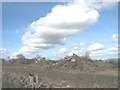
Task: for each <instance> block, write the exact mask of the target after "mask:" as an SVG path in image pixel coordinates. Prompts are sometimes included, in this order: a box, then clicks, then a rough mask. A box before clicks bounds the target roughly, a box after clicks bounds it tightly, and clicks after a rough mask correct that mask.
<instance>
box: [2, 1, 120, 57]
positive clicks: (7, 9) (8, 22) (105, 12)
mask: <svg viewBox="0 0 120 90" xmlns="http://www.w3.org/2000/svg"><path fill="white" fill-rule="evenodd" d="M58 4H61V5H64V3H57V2H46V3H45V2H39V3H38V2H37V3H30V2H27V3H25V2H23V3H20V2H19V3H12V2H11V3H8V2H7V3H5V2H4V3H2V40H3V42H2V47H1V48H3V49H6V50H5V53H4V55H3V56H4V57H7V56H11V54H13V53H15V52H19V50H20V48H21V47H23V46H24V45H23V41H22V37H23V36H26V34H25V33H26V32H27V31H28V29H27V27H29V25H30V24H31V23H32V22H33V21H37V20H39V19H40V18H42V17H47V16H46V15H47V14H48V13H50V12H51V11H52V8H53V7H54V6H56V5H58ZM40 25H41V24H40ZM117 33H118V7H117V5H115V6H111V7H109V8H103V9H101V10H100V11H99V18H98V19H97V22H95V23H93V24H92V25H89V27H88V28H87V29H85V31H84V32H82V33H78V34H73V35H71V36H69V37H67V36H66V37H67V39H66V40H65V42H64V44H63V45H61V44H53V47H50V48H48V49H45V50H44V49H42V50H41V48H39V49H40V50H37V51H36V52H34V53H31V54H30V55H26V56H27V57H34V56H35V55H41V56H45V57H47V58H51V59H58V58H61V57H63V56H65V55H69V54H70V53H72V52H76V51H73V48H74V47H77V48H78V49H79V50H80V49H81V48H83V49H84V50H85V49H87V50H89V48H90V45H91V46H92V45H95V46H96V47H97V48H98V49H99V48H100V49H102V50H104V51H101V52H104V53H105V54H104V55H98V54H97V55H93V56H92V55H91V58H97V59H99V58H101V59H107V58H114V57H117V55H116V52H115V53H114V52H112V49H111V48H114V49H115V48H116V47H117V42H115V41H114V38H112V35H113V34H117ZM66 37H65V38H66ZM28 40H29V39H28ZM82 42H83V43H84V45H81V46H80V43H82ZM39 43H41V42H39ZM101 44H102V45H101ZM103 47H104V48H103ZM38 51H39V52H38ZM108 51H111V52H112V54H108V55H107V52H108ZM83 52H84V51H83ZM91 52H92V51H91ZM95 53H96V52H95ZM76 54H78V55H82V54H81V52H80V51H78V52H77V53H76Z"/></svg>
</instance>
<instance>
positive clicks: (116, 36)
mask: <svg viewBox="0 0 120 90" xmlns="http://www.w3.org/2000/svg"><path fill="white" fill-rule="evenodd" d="M119 39H120V35H119V34H113V35H112V40H113V41H115V42H118V40H119Z"/></svg>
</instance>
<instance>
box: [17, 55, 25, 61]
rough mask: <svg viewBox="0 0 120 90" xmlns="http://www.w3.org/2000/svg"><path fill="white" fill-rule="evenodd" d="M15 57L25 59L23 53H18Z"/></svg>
mask: <svg viewBox="0 0 120 90" xmlns="http://www.w3.org/2000/svg"><path fill="white" fill-rule="evenodd" d="M17 58H18V59H21V60H23V59H25V56H24V55H23V54H18V55H17Z"/></svg>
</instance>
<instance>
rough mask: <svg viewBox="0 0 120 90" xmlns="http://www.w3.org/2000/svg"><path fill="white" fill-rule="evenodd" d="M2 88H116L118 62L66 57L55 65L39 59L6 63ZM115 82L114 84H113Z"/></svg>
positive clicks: (83, 57)
mask: <svg viewBox="0 0 120 90" xmlns="http://www.w3.org/2000/svg"><path fill="white" fill-rule="evenodd" d="M2 64H3V73H2V76H3V77H2V83H3V88H76V87H77V88H116V87H118V80H117V79H118V72H117V69H118V68H117V66H116V65H117V61H114V62H109V61H102V60H98V61H97V60H91V59H90V58H89V57H88V56H77V55H76V54H73V55H72V56H66V57H65V58H63V59H62V60H59V61H52V60H49V59H46V58H41V57H37V58H34V59H26V58H24V57H21V56H20V58H18V59H12V60H9V61H5V60H3V63H2ZM111 81H112V82H111Z"/></svg>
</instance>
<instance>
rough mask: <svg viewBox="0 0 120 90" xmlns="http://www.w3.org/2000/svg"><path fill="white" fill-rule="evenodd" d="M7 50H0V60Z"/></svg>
mask: <svg viewBox="0 0 120 90" xmlns="http://www.w3.org/2000/svg"><path fill="white" fill-rule="evenodd" d="M6 51H7V49H5V48H0V58H2V57H3V55H4V54H5V53H6Z"/></svg>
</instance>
